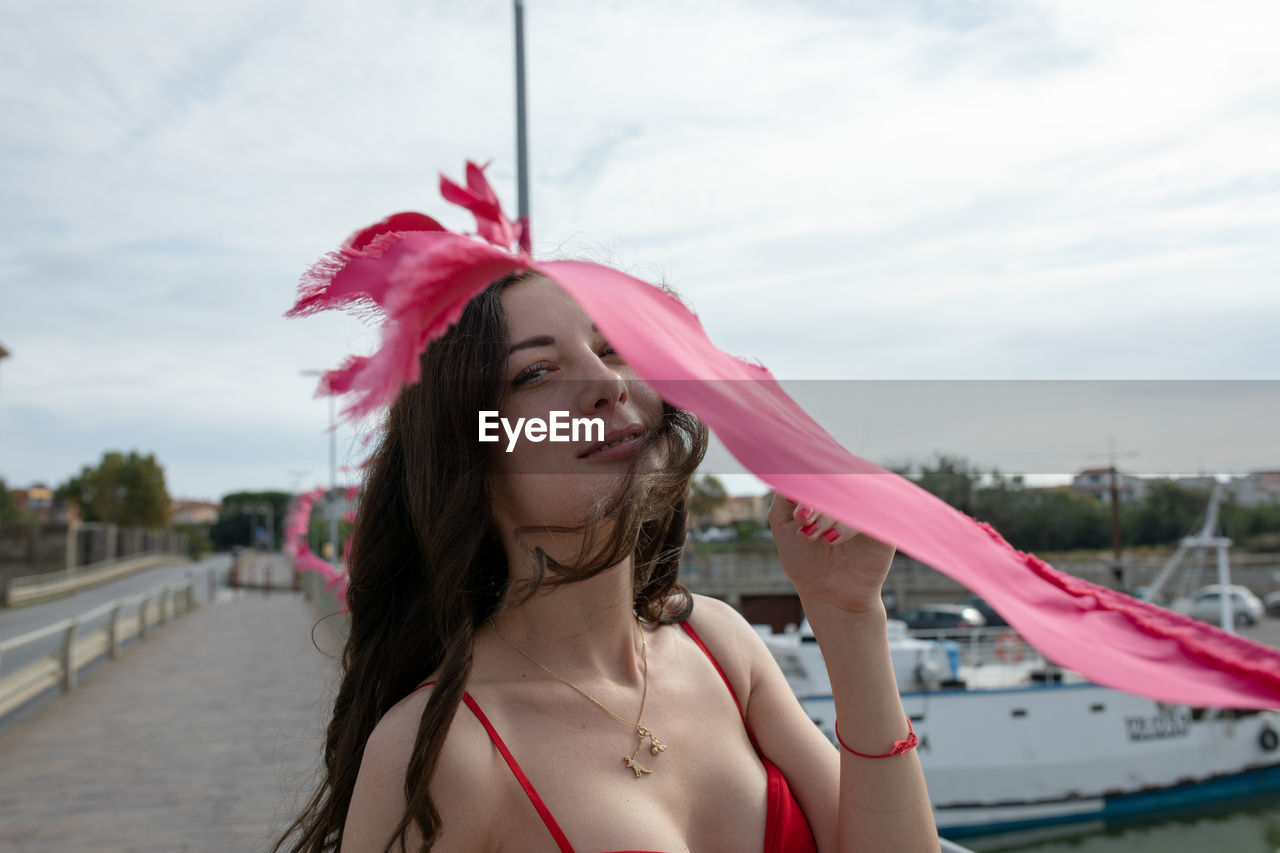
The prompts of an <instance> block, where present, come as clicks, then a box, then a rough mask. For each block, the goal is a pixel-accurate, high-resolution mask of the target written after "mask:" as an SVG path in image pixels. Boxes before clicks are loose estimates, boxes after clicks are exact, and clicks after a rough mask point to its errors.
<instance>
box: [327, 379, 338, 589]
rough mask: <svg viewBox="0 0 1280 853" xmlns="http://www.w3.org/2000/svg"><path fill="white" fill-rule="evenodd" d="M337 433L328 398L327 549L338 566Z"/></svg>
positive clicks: (332, 403)
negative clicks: (330, 551) (330, 549)
mask: <svg viewBox="0 0 1280 853" xmlns="http://www.w3.org/2000/svg"><path fill="white" fill-rule="evenodd" d="M337 493H338V433H337V429H336V428H335V427H334V398H333V397H332V396H330V397H329V547H330V548H332V549H333V553H332V554H331V555H330V556H331V562H332V563H333V565H334V566H337V565H338V560H339V555H338V494H337Z"/></svg>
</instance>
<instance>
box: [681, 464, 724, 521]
mask: <svg viewBox="0 0 1280 853" xmlns="http://www.w3.org/2000/svg"><path fill="white" fill-rule="evenodd" d="M692 488H693V497H692V498H691V499H690V501H689V511H690V512H691V513H693V515H694V517H695V518H696V517H698V516H701V515H706V514H707V513H709V512H711V511H713V510H714V509H715V508H716V507H718V506H723V505H724V503H725V501H727V500H729V493H728V492H727V491H725V488H724V483H722V482H720V480H719V479H718V478H716V477H715V476H714V475H712V474H704V475H702V476H701V477H695V478H694V480H693V483H692Z"/></svg>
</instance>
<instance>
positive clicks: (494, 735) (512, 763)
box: [414, 681, 574, 853]
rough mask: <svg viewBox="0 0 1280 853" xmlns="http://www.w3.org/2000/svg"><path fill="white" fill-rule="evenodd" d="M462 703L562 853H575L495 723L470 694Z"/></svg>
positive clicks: (428, 683) (423, 684)
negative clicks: (501, 758)
mask: <svg viewBox="0 0 1280 853" xmlns="http://www.w3.org/2000/svg"><path fill="white" fill-rule="evenodd" d="M431 684H435V682H434V681H427V682H423V683H422V684H419V685H418V686H417V687H415V688H414V690H415V691H416V690H420V689H422V688H423V687H426V686H428V685H431ZM462 701H463V702H466V703H467V707H468V708H470V709H471V713H473V714H475V715H476V719H477V720H479V721H480V725H482V726H484V730H485V731H486V732H488V733H489V740H491V741H493V745H494V746H496V747H497V748H498V752H499V753H501V754H502V757H503V759H505V760H506V762H507V766H508V767H510V768H511V773H512V775H514V776H515V777H516V781H517V782H519V783H520V787H521V788H524V792H525V794H526V795H527V796H528V797H529V802H531V803H533V807H534V809H536V810H537V812H538V817H540V818H542V822H543V823H544V824H545V825H546V827H547V831H548V832H550V833H551V837H552V838H554V839H555V841H556V844H557V845H559V847H560V853H574V851H573V845H572V844H570V843H569V839H568V838H567V837H566V836H565V834H564V831H563V830H562V829H560V824H558V823H556V819H555V818H554V817H552V816H551V810H550V809H549V808H547V804H546V803H544V802H543V801H542V797H540V796H538V792H537V791H536V790H534V787H533V783H532V782H530V781H529V777H528V776H526V775H525V774H524V770H523V769H521V767H520V764H519V763H518V762H517V761H516V757H515V756H514V755H512V754H511V750H509V749H507V745H506V744H505V743H503V742H502V738H501V737H499V736H498V731H497V729H495V728H494V727H493V723H491V722H489V718H488V717H486V716H485V715H484V711H481V710H480V706H479V705H477V704H476V700H475V699H472V698H471V694H470V693H463V694H462Z"/></svg>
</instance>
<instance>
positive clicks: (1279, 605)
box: [1262, 592, 1280, 616]
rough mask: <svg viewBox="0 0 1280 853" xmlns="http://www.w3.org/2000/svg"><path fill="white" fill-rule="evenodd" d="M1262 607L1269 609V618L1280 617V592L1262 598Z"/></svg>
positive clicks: (1270, 593)
mask: <svg viewBox="0 0 1280 853" xmlns="http://www.w3.org/2000/svg"><path fill="white" fill-rule="evenodd" d="M1262 605H1263V606H1264V607H1266V608H1267V615H1268V616H1280V592H1269V593H1267V594H1266V595H1264V596H1262Z"/></svg>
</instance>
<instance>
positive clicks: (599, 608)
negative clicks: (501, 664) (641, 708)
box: [481, 557, 643, 684]
mask: <svg viewBox="0 0 1280 853" xmlns="http://www.w3.org/2000/svg"><path fill="white" fill-rule="evenodd" d="M633 570H634V562H633V558H631V557H628V558H627V559H626V560H624V561H623V562H621V563H618V564H617V565H615V566H611V567H610V568H608V569H606V570H605V571H603V572H600V573H599V574H597V575H596V576H594V577H592V578H588V579H587V580H584V581H579V582H577V583H571V584H565V585H563V586H554V587H544V588H543V589H540V590H538V591H537V592H535V593H534V594H533V595H532V596H531V597H529V598H528V599H527V600H525V601H523V602H521V603H519V604H516V605H514V606H511V607H504V608H502V609H500V610H499V612H498V613H497V614H495V615H494V617H493V621H494V624H495V625H496V626H497V627H498V629H499V630H500V631H501V632H502V633H503V634H504V635H505V636H506V637H507V638H508V639H509V640H510V641H511V642H512V643H514V644H515V645H516V646H518V647H519V648H521V649H523V650H524V651H525V652H526V653H527V654H529V655H530V656H531V657H533V658H534V659H535V660H537V661H538V662H539V663H541V664H542V665H543V666H546V667H547V668H549V669H551V670H553V671H554V672H556V673H558V674H559V675H561V676H563V677H564V678H568V679H570V680H576V679H580V678H581V679H586V678H606V679H609V680H613V681H618V682H621V683H628V684H631V683H636V684H638V683H639V681H640V679H641V677H642V676H643V672H642V667H641V660H640V634H639V631H638V630H637V627H636V615H635V611H634V609H633V606H632V604H633V602H632V572H633ZM481 631H482V633H492V628H490V627H488V626H485V627H482V629H481ZM493 639H495V640H496V641H497V642H498V643H501V644H502V645H503V646H505V645H506V644H505V642H503V640H502V639H501V638H500V637H496V636H495V637H494V638H493ZM507 651H508V652H510V654H511V656H512V658H511V660H512V661H513V662H515V661H518V662H519V665H520V666H521V668H524V667H525V666H526V665H528V661H525V660H524V658H523V657H521V656H520V655H518V654H517V653H516V652H515V651H514V650H513V649H510V648H508V649H507Z"/></svg>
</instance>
